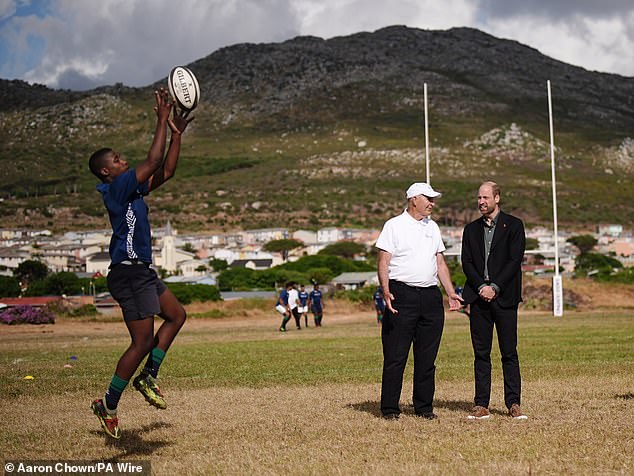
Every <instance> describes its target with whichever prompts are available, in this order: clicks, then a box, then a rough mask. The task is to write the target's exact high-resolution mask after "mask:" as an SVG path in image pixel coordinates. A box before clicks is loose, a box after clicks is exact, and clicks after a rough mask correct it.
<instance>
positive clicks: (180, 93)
mask: <svg viewBox="0 0 634 476" xmlns="http://www.w3.org/2000/svg"><path fill="white" fill-rule="evenodd" d="M167 87H168V89H169V92H170V94H171V96H172V97H173V98H174V100H175V101H176V105H177V106H178V107H179V108H180V109H182V110H183V111H193V110H194V109H195V108H196V106H198V101H199V100H200V88H199V87H198V80H197V79H196V76H194V73H192V72H191V70H190V69H189V68H186V67H185V66H176V67H175V68H174V69H172V71H171V72H170V74H169V76H168V77H167Z"/></svg>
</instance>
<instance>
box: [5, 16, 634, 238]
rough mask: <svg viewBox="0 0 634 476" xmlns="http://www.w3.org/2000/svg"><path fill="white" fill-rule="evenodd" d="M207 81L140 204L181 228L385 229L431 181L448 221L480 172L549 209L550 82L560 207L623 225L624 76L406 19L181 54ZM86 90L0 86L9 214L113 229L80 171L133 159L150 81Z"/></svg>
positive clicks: (630, 90)
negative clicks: (161, 178) (165, 173)
mask: <svg viewBox="0 0 634 476" xmlns="http://www.w3.org/2000/svg"><path fill="white" fill-rule="evenodd" d="M188 67H190V68H191V69H192V70H193V71H194V73H195V74H196V76H197V77H198V80H199V83H200V85H201V91H202V102H201V105H200V106H199V107H198V109H197V110H196V112H195V116H196V120H195V121H194V122H193V123H192V125H191V127H190V130H188V131H187V133H186V137H185V138H184V142H183V144H184V145H183V151H182V154H181V157H182V159H181V162H180V164H179V169H178V171H177V176H176V178H175V179H174V180H172V181H171V182H169V183H168V184H166V185H165V186H164V187H163V188H162V189H161V190H159V191H157V192H156V193H154V194H153V195H152V196H151V197H150V198H149V199H148V202H149V204H150V207H151V208H152V218H153V220H154V222H155V223H156V222H161V221H165V220H167V219H168V218H169V219H171V220H172V222H173V223H175V224H176V226H177V227H179V228H180V229H187V230H192V231H195V230H222V229H225V230H229V229H235V228H253V227H269V226H288V227H291V228H300V227H309V228H315V227H318V226H328V225H345V226H363V227H378V226H381V224H382V223H383V221H384V220H385V219H386V218H387V217H389V216H391V215H393V214H394V213H398V212H399V210H400V209H402V206H403V199H402V196H403V193H404V190H405V189H406V188H407V186H408V185H409V184H410V183H411V182H413V181H418V180H424V179H425V161H424V148H425V147H424V146H425V142H424V113H423V105H424V101H423V87H424V86H423V85H424V84H425V83H427V85H428V96H429V124H430V129H429V134H430V163H431V167H430V168H431V181H432V183H433V185H434V187H436V188H438V189H440V190H441V191H442V192H443V197H442V199H441V200H439V201H438V209H437V212H436V213H435V216H436V217H437V219H438V220H439V221H440V222H442V223H449V224H462V223H464V222H465V221H467V220H469V219H471V218H473V216H475V214H476V212H475V206H474V195H475V192H476V190H477V186H478V184H479V183H480V182H481V181H482V180H484V179H490V178H491V179H494V180H496V181H498V182H499V183H500V184H501V185H502V189H503V207H504V208H505V209H506V210H508V211H512V212H514V213H516V214H518V215H519V216H522V217H523V218H525V220H526V221H527V223H528V224H529V225H530V224H548V223H550V221H551V217H552V209H551V205H550V204H551V196H550V193H551V192H550V189H551V188H550V177H551V175H550V174H551V172H550V145H549V129H548V102H547V95H546V81H547V80H550V81H551V83H552V93H553V111H554V124H555V143H556V146H557V149H556V154H555V155H556V159H557V180H558V203H559V210H558V212H559V213H558V215H559V219H560V221H561V222H562V223H563V224H564V225H566V226H569V227H575V228H583V227H587V226H591V225H593V224H594V223H596V222H597V221H601V222H616V223H622V224H625V225H627V226H630V225H631V223H632V222H633V219H634V205H632V204H631V197H632V196H633V192H634V186H632V185H631V182H632V180H631V176H632V172H633V171H634V140H632V138H633V137H634V132H633V131H634V78H627V77H622V76H619V75H613V74H604V73H597V72H591V71H587V70H585V69H583V68H579V67H575V66H571V65H568V64H565V63H562V62H560V61H556V60H554V59H551V58H548V57H546V56H544V55H542V54H541V53H539V52H538V51H537V50H535V49H533V48H530V47H527V46H525V45H522V44H520V43H518V42H515V41H509V40H503V39H498V38H495V37H493V36H490V35H488V34H486V33H483V32H481V31H478V30H474V29H469V28H454V29H450V30H447V31H427V30H419V29H413V28H407V27H403V26H394V27H388V28H384V29H381V30H378V31H376V32H373V33H358V34H355V35H350V36H345V37H338V38H333V39H329V40H323V39H320V38H315V37H298V38H294V39H291V40H288V41H285V42H282V43H271V44H238V45H233V46H229V47H226V48H222V49H219V50H217V51H215V52H213V53H212V54H210V55H209V56H207V57H205V58H202V59H200V60H198V61H195V62H194V63H191V64H189V65H188ZM164 84H166V79H165V78H162V79H159V80H158V81H157V82H156V83H155V84H153V85H149V86H148V87H146V88H129V87H126V86H124V85H122V84H117V85H113V86H109V87H103V88H98V89H96V90H93V91H88V92H81V93H79V92H71V91H58V90H50V89H48V88H46V87H44V86H39V85H34V86H30V85H28V84H26V83H23V82H21V81H4V80H0V140H2V143H3V144H4V145H3V148H2V151H1V152H0V161H1V167H0V184H1V190H2V192H0V198H2V199H3V201H2V202H0V216H2V218H3V222H4V223H5V225H4V226H24V225H27V226H43V227H49V228H54V229H59V230H64V229H70V228H86V227H94V226H99V227H106V226H107V222H106V220H105V218H104V214H103V209H102V204H101V203H100V200H99V196H98V194H97V193H96V192H95V191H94V185H95V181H94V179H93V177H92V176H91V175H90V173H89V172H88V170H87V166H86V162H87V157H88V156H89V155H90V153H92V152H93V151H94V150H95V149H97V148H99V147H102V146H111V147H113V148H115V149H117V150H120V151H121V152H123V153H124V155H127V156H128V157H129V158H130V159H132V160H133V161H135V160H139V159H142V158H143V157H144V156H145V154H146V153H147V148H148V146H149V143H150V140H151V133H152V131H153V124H154V115H153V113H152V110H151V107H152V105H153V98H152V90H153V89H155V88H157V87H159V86H161V85H164Z"/></svg>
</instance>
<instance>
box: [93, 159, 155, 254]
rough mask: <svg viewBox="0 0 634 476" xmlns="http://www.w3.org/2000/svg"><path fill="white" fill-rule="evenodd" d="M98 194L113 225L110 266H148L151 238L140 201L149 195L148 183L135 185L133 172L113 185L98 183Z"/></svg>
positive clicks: (145, 211) (124, 174) (130, 171)
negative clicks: (130, 262) (128, 263)
mask: <svg viewBox="0 0 634 476" xmlns="http://www.w3.org/2000/svg"><path fill="white" fill-rule="evenodd" d="M97 190H99V191H100V192H101V196H102V197H103V202H104V204H105V205H106V208H107V209H108V216H109V217H110V224H111V225H112V238H111V240H110V250H109V251H110V260H111V261H112V264H118V263H121V262H122V261H126V260H132V259H136V260H139V261H143V262H144V263H151V262H152V236H151V232H150V221H149V219H148V207H147V205H146V204H145V202H144V201H143V196H144V195H147V193H148V182H145V183H143V184H140V183H139V182H137V179H136V172H135V171H134V169H131V170H128V171H127V172H125V173H123V174H121V175H119V176H118V177H117V178H116V179H115V180H114V181H113V182H112V183H100V184H99V185H97Z"/></svg>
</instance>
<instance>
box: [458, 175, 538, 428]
mask: <svg viewBox="0 0 634 476" xmlns="http://www.w3.org/2000/svg"><path fill="white" fill-rule="evenodd" d="M500 197H501V192H500V187H499V186H498V184H496V183H495V182H484V183H483V184H482V185H481V186H480V189H479V190H478V210H479V211H480V213H481V214H482V216H481V217H480V218H478V219H477V220H475V221H474V222H471V223H469V224H468V225H467V226H466V227H465V229H464V232H463V234H462V269H463V270H464V274H465V275H466V276H467V282H466V283H465V285H464V290H463V296H464V300H465V303H467V304H470V305H471V306H470V308H471V310H470V314H471V315H470V318H469V327H470V330H471V343H472V345H473V353H474V373H475V399H474V403H475V406H474V408H473V411H472V412H471V414H470V415H469V417H468V418H469V419H472V420H482V419H487V418H489V417H490V413H489V398H490V396H491V346H492V342H493V327H495V328H496V329H497V337H498V344H499V346H500V353H501V354H502V372H503V375H504V403H505V405H506V407H507V408H508V410H509V414H510V415H511V416H512V417H513V418H514V419H526V418H527V417H526V416H525V415H524V414H522V411H521V409H520V404H521V377H520V363H519V358H518V356H517V307H518V305H519V303H520V302H521V301H522V259H523V258H524V248H525V247H526V236H525V234H524V224H523V223H522V220H520V219H519V218H516V217H514V216H512V215H509V214H507V213H504V212H503V211H502V210H500Z"/></svg>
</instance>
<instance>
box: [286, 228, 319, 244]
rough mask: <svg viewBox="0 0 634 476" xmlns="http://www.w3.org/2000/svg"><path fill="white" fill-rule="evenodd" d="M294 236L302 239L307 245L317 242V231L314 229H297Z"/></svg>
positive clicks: (299, 239)
mask: <svg viewBox="0 0 634 476" xmlns="http://www.w3.org/2000/svg"><path fill="white" fill-rule="evenodd" d="M292 236H293V239H294V240H298V241H301V242H302V243H304V244H305V245H315V244H317V233H316V232H314V231H308V230H297V231H295V232H293V235H292Z"/></svg>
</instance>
